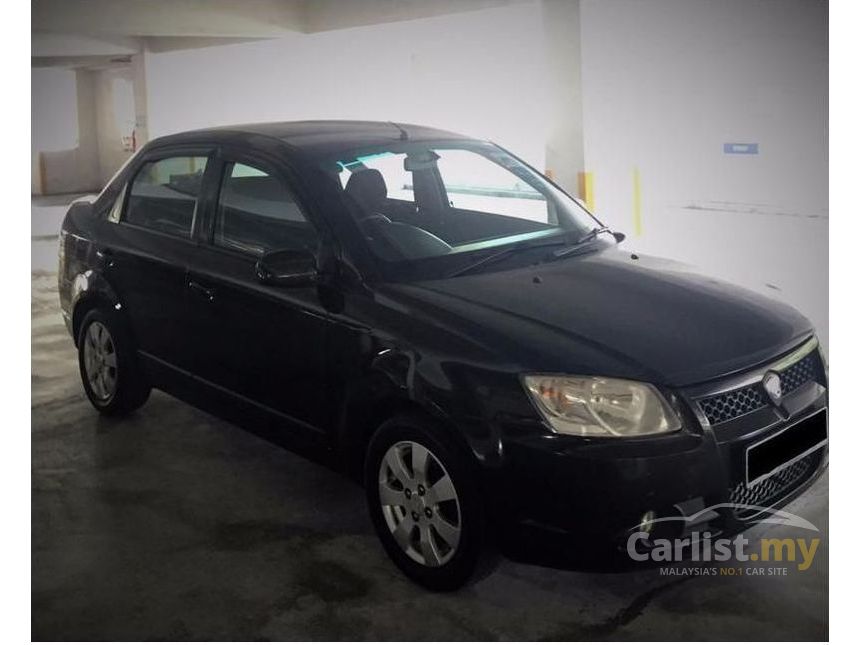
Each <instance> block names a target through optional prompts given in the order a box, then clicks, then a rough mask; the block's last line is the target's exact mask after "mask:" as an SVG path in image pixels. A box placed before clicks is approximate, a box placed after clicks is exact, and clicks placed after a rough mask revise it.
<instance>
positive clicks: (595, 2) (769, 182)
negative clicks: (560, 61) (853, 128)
mask: <svg viewBox="0 0 860 645" xmlns="http://www.w3.org/2000/svg"><path fill="white" fill-rule="evenodd" d="M826 16H827V6H826V3H824V2H817V1H815V0H718V1H712V0H648V1H647V2H638V1H636V0H585V1H584V2H583V6H582V21H583V26H582V28H583V35H582V41H583V56H584V69H583V86H584V91H585V95H586V102H585V132H586V150H587V157H588V164H589V166H590V170H592V171H594V172H595V181H596V183H597V187H596V190H597V193H598V200H600V202H601V203H602V204H603V206H604V210H606V209H609V210H611V211H612V212H613V213H615V212H616V211H629V206H628V205H629V200H628V199H627V196H626V195H623V194H622V193H623V192H624V191H618V189H617V186H618V185H619V184H623V185H624V186H625V187H626V186H629V185H630V181H629V177H630V172H631V169H632V167H633V166H636V165H638V166H639V167H640V169H641V173H642V177H643V179H642V180H643V187H645V186H647V190H648V192H649V194H651V195H654V196H656V197H657V198H658V199H659V200H660V201H664V202H673V203H677V204H682V205H686V204H688V203H696V204H702V203H704V202H713V201H729V202H734V203H745V204H767V205H770V206H775V207H780V208H786V209H790V210H792V211H795V212H804V213H805V212H816V213H820V212H822V211H824V210H825V209H826V208H827V165H826V129H825V128H826V118H827V114H826V100H827V41H826V38H827V32H826ZM739 142H744V143H746V142H753V143H758V144H759V148H760V154H758V155H727V154H723V144H724V143H739Z"/></svg>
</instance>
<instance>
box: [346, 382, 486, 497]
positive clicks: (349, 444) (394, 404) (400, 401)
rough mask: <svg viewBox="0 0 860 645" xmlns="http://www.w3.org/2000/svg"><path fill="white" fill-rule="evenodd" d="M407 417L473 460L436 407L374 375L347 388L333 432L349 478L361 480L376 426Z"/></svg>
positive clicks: (454, 428) (458, 433) (460, 436)
mask: <svg viewBox="0 0 860 645" xmlns="http://www.w3.org/2000/svg"><path fill="white" fill-rule="evenodd" d="M407 414H408V415H412V416H416V417H418V418H421V419H423V420H424V421H425V422H427V423H429V424H433V426H434V427H436V428H438V429H439V430H441V431H443V432H444V433H445V434H446V435H447V436H448V437H449V438H451V439H452V440H453V442H454V443H455V444H456V445H459V446H460V447H461V448H462V449H463V454H464V455H466V456H467V458H468V459H470V460H474V459H475V454H474V452H473V451H472V450H471V448H470V446H469V443H468V442H467V441H466V438H465V436H464V435H463V433H462V432H461V431H460V430H459V429H458V428H457V425H456V423H455V422H454V421H453V420H452V419H451V418H449V417H448V416H447V415H446V414H445V413H444V412H443V411H442V410H441V409H439V408H438V406H435V405H434V404H433V403H432V402H431V401H428V400H424V399H422V398H420V397H417V396H415V395H414V394H413V393H412V392H411V391H410V390H409V389H407V388H403V387H399V386H397V384H395V383H393V382H392V381H391V380H390V378H389V377H388V375H385V374H380V373H376V374H373V375H368V376H367V377H365V378H364V379H361V382H357V383H356V384H354V386H353V387H352V388H350V390H349V392H348V393H347V395H346V397H345V403H344V406H343V409H342V412H341V417H340V420H339V422H338V424H337V428H336V437H335V444H336V449H337V451H338V454H339V456H340V459H341V463H342V465H343V467H344V469H345V470H346V472H347V473H348V474H349V475H350V476H351V477H353V478H354V479H356V480H357V481H359V482H360V481H361V480H362V473H363V468H364V459H365V456H366V453H367V447H368V445H369V443H370V439H371V437H372V436H373V433H374V432H376V430H377V429H378V428H379V426H381V425H382V424H383V423H385V422H386V421H388V420H389V419H392V418H394V417H396V416H399V415H407Z"/></svg>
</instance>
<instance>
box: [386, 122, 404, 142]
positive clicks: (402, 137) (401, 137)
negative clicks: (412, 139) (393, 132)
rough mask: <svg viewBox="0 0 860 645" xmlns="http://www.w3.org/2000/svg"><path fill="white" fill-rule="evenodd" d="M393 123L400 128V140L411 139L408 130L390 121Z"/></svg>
mask: <svg viewBox="0 0 860 645" xmlns="http://www.w3.org/2000/svg"><path fill="white" fill-rule="evenodd" d="M389 123H390V124H391V125H393V126H394V127H395V128H397V129H398V130H400V140H401V141H409V133H408V132H406V130H404V129H403V128H402V127H401V126H399V125H397V124H396V123H395V122H394V121H389Z"/></svg>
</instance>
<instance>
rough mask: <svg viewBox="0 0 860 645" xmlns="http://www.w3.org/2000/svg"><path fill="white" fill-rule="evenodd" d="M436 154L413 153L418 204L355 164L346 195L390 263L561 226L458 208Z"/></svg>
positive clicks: (409, 167) (408, 166)
mask: <svg viewBox="0 0 860 645" xmlns="http://www.w3.org/2000/svg"><path fill="white" fill-rule="evenodd" d="M437 159H438V155H436V153H435V152H433V151H429V150H428V151H424V152H420V153H418V154H410V155H407V156H406V157H405V159H404V161H403V164H404V169H405V170H406V171H407V172H408V173H409V174H410V175H411V185H408V186H406V187H408V188H410V189H411V193H412V196H413V199H412V200H407V199H402V198H396V197H392V196H391V193H392V192H393V189H394V188H397V189H400V192H401V193H402V192H403V191H402V189H403V188H404V186H397V187H394V186H389V185H388V184H387V183H386V179H385V177H384V175H383V173H382V172H381V171H380V170H378V169H376V168H370V167H367V166H366V165H365V164H364V163H362V162H361V161H360V160H356V161H354V162H352V163H350V164H349V166H348V167H349V171H350V174H349V178H348V180H347V181H346V185H345V186H344V189H343V190H344V194H345V195H346V196H347V197H348V198H349V199H350V200H351V201H352V202H353V203H354V204H356V205H357V206H358V208H359V210H360V212H361V218H360V222H359V223H360V226H361V229H362V231H363V233H364V234H365V236H366V239H367V241H368V243H369V244H370V245H371V247H372V248H373V250H374V251H375V252H376V253H377V254H378V255H379V256H380V257H382V258H383V259H385V260H389V261H396V260H403V259H417V258H425V257H434V256H440V255H446V254H449V253H454V252H458V251H460V250H467V249H468V250H472V247H473V246H474V245H479V243H480V242H482V241H485V240H496V239H498V238H505V237H509V236H516V235H520V234H526V233H533V232H539V231H544V230H550V229H553V228H555V226H556V224H555V223H553V222H551V221H550V220H551V218H550V217H547V221H545V222H540V221H534V220H530V219H526V218H523V217H516V216H510V215H503V214H499V213H494V212H490V211H484V210H474V209H466V208H458V207H455V206H454V204H453V203H452V201H451V199H450V198H449V194H448V190H447V189H446V185H445V183H444V182H443V181H442V177H441V175H440V173H439V169H438V167H437V165H436V160H437Z"/></svg>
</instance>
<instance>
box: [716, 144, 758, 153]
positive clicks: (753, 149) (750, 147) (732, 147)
mask: <svg viewBox="0 0 860 645" xmlns="http://www.w3.org/2000/svg"><path fill="white" fill-rule="evenodd" d="M723 154H727V155H757V154H758V144H757V143H724V144H723Z"/></svg>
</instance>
